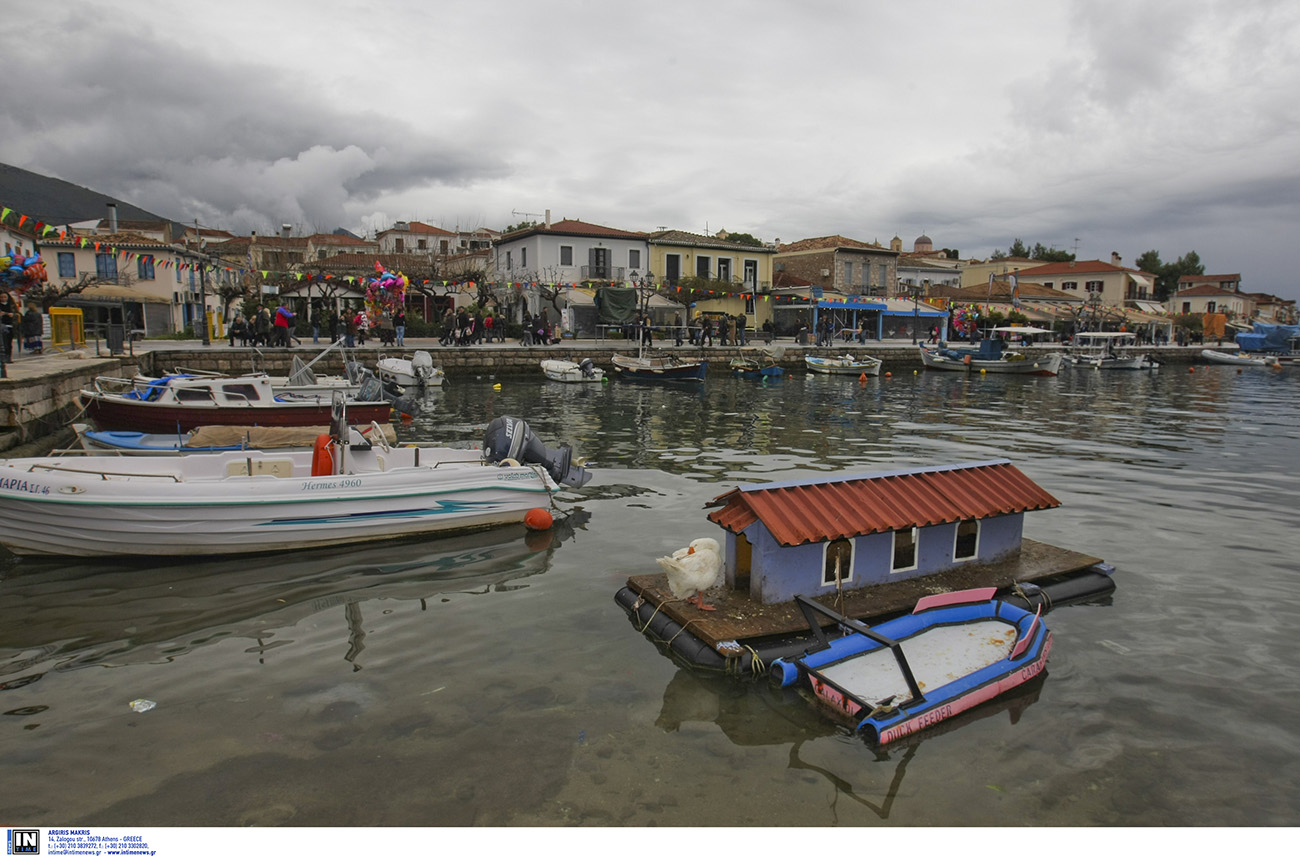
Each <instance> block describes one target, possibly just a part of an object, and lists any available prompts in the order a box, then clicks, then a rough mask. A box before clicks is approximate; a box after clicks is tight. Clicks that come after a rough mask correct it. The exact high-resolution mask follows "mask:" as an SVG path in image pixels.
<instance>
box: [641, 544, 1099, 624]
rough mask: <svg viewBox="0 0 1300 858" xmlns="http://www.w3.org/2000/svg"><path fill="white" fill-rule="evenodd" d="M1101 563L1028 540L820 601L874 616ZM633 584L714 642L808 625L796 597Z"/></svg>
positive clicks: (655, 579)
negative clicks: (697, 596) (1014, 549)
mask: <svg viewBox="0 0 1300 858" xmlns="http://www.w3.org/2000/svg"><path fill="white" fill-rule="evenodd" d="M1100 562H1102V561H1101V558H1099V557H1089V556H1088V555H1086V554H1080V553H1079V552H1077V551H1071V550H1069V549H1068V548H1058V547H1056V546H1055V545H1048V544H1046V543H1043V542H1036V541H1034V540H1032V539H1025V540H1024V541H1023V542H1022V544H1021V549H1020V553H1019V554H1018V555H1016V556H1015V557H1012V558H1008V559H1006V560H1002V561H999V562H996V563H981V564H970V565H966V566H962V567H960V568H958V569H952V570H949V571H947V572H939V573H936V574H934V575H927V576H925V577H923V578H910V579H907V580H903V581H895V582H892V583H888V584H880V585H878V586H875V587H867V588H863V589H860V590H851V591H847V592H845V593H844V596H843V602H842V603H841V602H840V601H839V600H838V599H836V598H835V597H823V598H820V599H818V601H820V602H822V603H823V604H825V605H826V606H827V607H830V608H833V609H834V610H836V611H839V612H840V613H842V614H845V615H847V616H850V617H855V618H858V619H868V618H871V617H879V616H883V615H886V614H894V613H899V612H902V611H910V610H911V609H912V608H913V606H915V605H916V602H917V600H918V599H920V598H921V597H923V596H929V595H932V594H934V593H947V592H952V591H954V590H967V589H971V588H975V587H999V588H1000V587H1009V586H1011V585H1012V584H1015V583H1019V582H1024V581H1041V580H1043V579H1046V578H1052V577H1054V576H1056V575H1063V574H1066V573H1069V572H1077V571H1079V570H1082V569H1087V568H1088V567H1089V566H1092V565H1093V564H1095V563H1100ZM627 583H628V586H629V587H630V588H631V589H632V590H633V591H635V592H636V593H637V594H638V595H640V596H642V597H644V598H645V599H646V601H648V602H650V603H651V604H653V605H655V607H656V608H657V609H658V610H659V611H660V612H661V613H664V614H667V615H668V616H669V617H671V618H672V619H673V620H675V621H677V622H678V623H680V624H681V625H682V626H684V627H686V628H688V629H689V630H690V632H691V634H693V635H695V636H696V637H698V638H699V639H700V640H702V641H704V642H705V643H706V644H708V645H709V646H713V647H716V646H717V644H718V643H720V642H722V641H733V640H734V641H741V642H744V641H752V640H755V639H761V638H767V637H779V636H783V635H791V634H797V633H799V632H802V631H806V630H807V628H808V624H807V622H805V620H804V618H803V614H802V613H800V611H799V608H798V607H796V606H795V604H794V603H793V602H782V603H780V604H775V605H764V604H761V603H759V602H756V601H754V600H753V599H751V598H750V596H749V593H748V592H747V591H746V592H741V591H739V590H725V591H718V590H711V591H709V593H707V594H706V596H705V601H706V603H708V604H712V605H713V606H714V607H715V608H717V610H716V611H701V610H700V609H698V608H696V607H695V606H694V605H692V604H691V603H689V602H686V601H683V600H680V599H677V598H675V597H674V596H673V594H672V592H671V591H670V590H669V589H668V576H667V575H664V574H662V573H659V574H654V575H634V576H632V577H631V578H628V580H627Z"/></svg>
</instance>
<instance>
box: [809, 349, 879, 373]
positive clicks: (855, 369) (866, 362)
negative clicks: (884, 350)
mask: <svg viewBox="0 0 1300 858" xmlns="http://www.w3.org/2000/svg"><path fill="white" fill-rule="evenodd" d="M803 362H804V365H805V366H807V367H808V371H809V372H818V373H825V374H828V375H853V376H859V375H862V374H863V373H866V374H867V375H880V364H881V361H880V358H874V357H870V356H869V355H864V356H862V357H854V356H853V355H851V354H844V355H840V356H839V357H831V358H825V357H816V356H815V355H804V358H803Z"/></svg>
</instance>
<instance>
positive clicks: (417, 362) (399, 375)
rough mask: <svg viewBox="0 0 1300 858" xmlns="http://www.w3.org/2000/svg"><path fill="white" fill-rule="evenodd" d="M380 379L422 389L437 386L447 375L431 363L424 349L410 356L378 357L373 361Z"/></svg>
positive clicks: (431, 360) (429, 356) (430, 357)
mask: <svg viewBox="0 0 1300 858" xmlns="http://www.w3.org/2000/svg"><path fill="white" fill-rule="evenodd" d="M375 368H376V369H377V370H378V371H379V378H380V380H381V381H386V382H391V383H393V384H398V385H401V386H402V387H414V388H415V389H417V390H424V389H425V388H429V387H439V386H441V385H442V382H443V379H445V378H446V377H447V376H446V374H445V373H444V372H443V371H442V370H441V369H438V367H436V366H434V365H433V357H432V356H431V355H430V354H429V353H428V352H424V351H420V352H416V353H415V354H414V355H413V356H411V357H386V358H380V359H379V360H378V361H377V362H376V363H375Z"/></svg>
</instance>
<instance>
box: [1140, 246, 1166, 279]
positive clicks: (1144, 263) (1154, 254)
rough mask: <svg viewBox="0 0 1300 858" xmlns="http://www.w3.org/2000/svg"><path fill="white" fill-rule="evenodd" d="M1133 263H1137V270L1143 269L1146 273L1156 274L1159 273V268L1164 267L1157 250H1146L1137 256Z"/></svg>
mask: <svg viewBox="0 0 1300 858" xmlns="http://www.w3.org/2000/svg"><path fill="white" fill-rule="evenodd" d="M1134 264H1135V265H1137V270H1138V271H1145V272H1146V273H1148V274H1155V275H1157V276H1158V275H1159V274H1160V271H1161V269H1162V268H1164V267H1165V264H1164V263H1163V262H1161V261H1160V251H1158V250H1148V251H1147V252H1146V253H1144V254H1142V255H1141V256H1139V257H1138V258H1137V262H1136V263H1134Z"/></svg>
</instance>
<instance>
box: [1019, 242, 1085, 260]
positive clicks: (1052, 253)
mask: <svg viewBox="0 0 1300 858" xmlns="http://www.w3.org/2000/svg"><path fill="white" fill-rule="evenodd" d="M1029 258H1030V259H1037V260H1041V261H1043V262H1072V261H1073V260H1074V254H1073V253H1071V252H1070V251H1068V250H1053V249H1052V248H1050V247H1044V246H1043V243H1042V242H1041V241H1040V242H1038V243H1037V244H1035V245H1034V252H1033V253H1032V254H1031V255H1030V257H1029Z"/></svg>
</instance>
